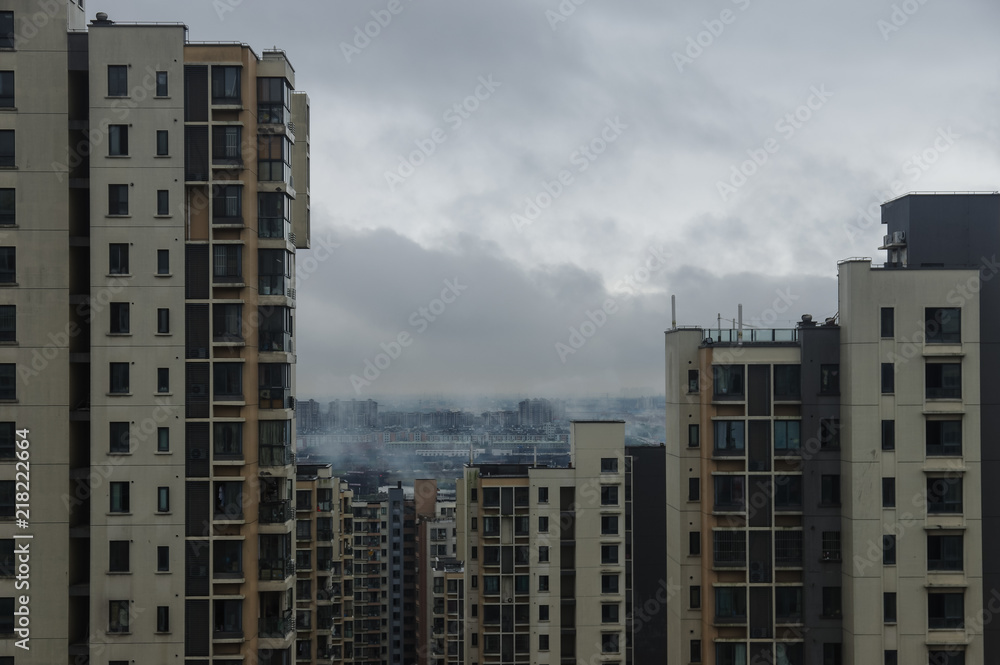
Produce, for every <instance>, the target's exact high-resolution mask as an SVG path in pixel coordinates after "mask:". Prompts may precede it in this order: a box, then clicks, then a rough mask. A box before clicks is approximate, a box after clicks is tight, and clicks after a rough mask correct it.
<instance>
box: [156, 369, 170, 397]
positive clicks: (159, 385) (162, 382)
mask: <svg viewBox="0 0 1000 665" xmlns="http://www.w3.org/2000/svg"><path fill="white" fill-rule="evenodd" d="M156 392H158V393H169V392H170V368H169V367H158V368H157V369H156Z"/></svg>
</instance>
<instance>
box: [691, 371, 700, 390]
mask: <svg viewBox="0 0 1000 665" xmlns="http://www.w3.org/2000/svg"><path fill="white" fill-rule="evenodd" d="M699 390H700V386H699V379H698V370H696V369H689V370H688V392H689V393H696V392H698V391H699Z"/></svg>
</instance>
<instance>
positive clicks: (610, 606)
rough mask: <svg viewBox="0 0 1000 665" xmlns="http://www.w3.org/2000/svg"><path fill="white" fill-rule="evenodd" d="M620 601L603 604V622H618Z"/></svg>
mask: <svg viewBox="0 0 1000 665" xmlns="http://www.w3.org/2000/svg"><path fill="white" fill-rule="evenodd" d="M618 610H619V607H618V603H603V604H601V623H618V621H619V613H618Z"/></svg>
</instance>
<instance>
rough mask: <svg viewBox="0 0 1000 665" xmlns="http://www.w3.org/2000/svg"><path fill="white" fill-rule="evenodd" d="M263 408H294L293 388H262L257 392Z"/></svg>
mask: <svg viewBox="0 0 1000 665" xmlns="http://www.w3.org/2000/svg"><path fill="white" fill-rule="evenodd" d="M257 397H258V399H259V400H260V408H262V409H294V408H295V407H294V406H293V401H294V399H295V398H294V397H293V396H292V390H291V388H286V387H281V388H261V389H260V390H259V391H258V394H257Z"/></svg>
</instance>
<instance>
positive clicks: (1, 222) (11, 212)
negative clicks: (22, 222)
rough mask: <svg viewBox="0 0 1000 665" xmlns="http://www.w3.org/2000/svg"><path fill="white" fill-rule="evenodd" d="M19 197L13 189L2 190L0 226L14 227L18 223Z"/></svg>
mask: <svg viewBox="0 0 1000 665" xmlns="http://www.w3.org/2000/svg"><path fill="white" fill-rule="evenodd" d="M16 211H17V195H16V194H15V190H14V189H11V188H4V189H0V226H14V224H15V223H16V222H17V216H16V214H15V213H16Z"/></svg>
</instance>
